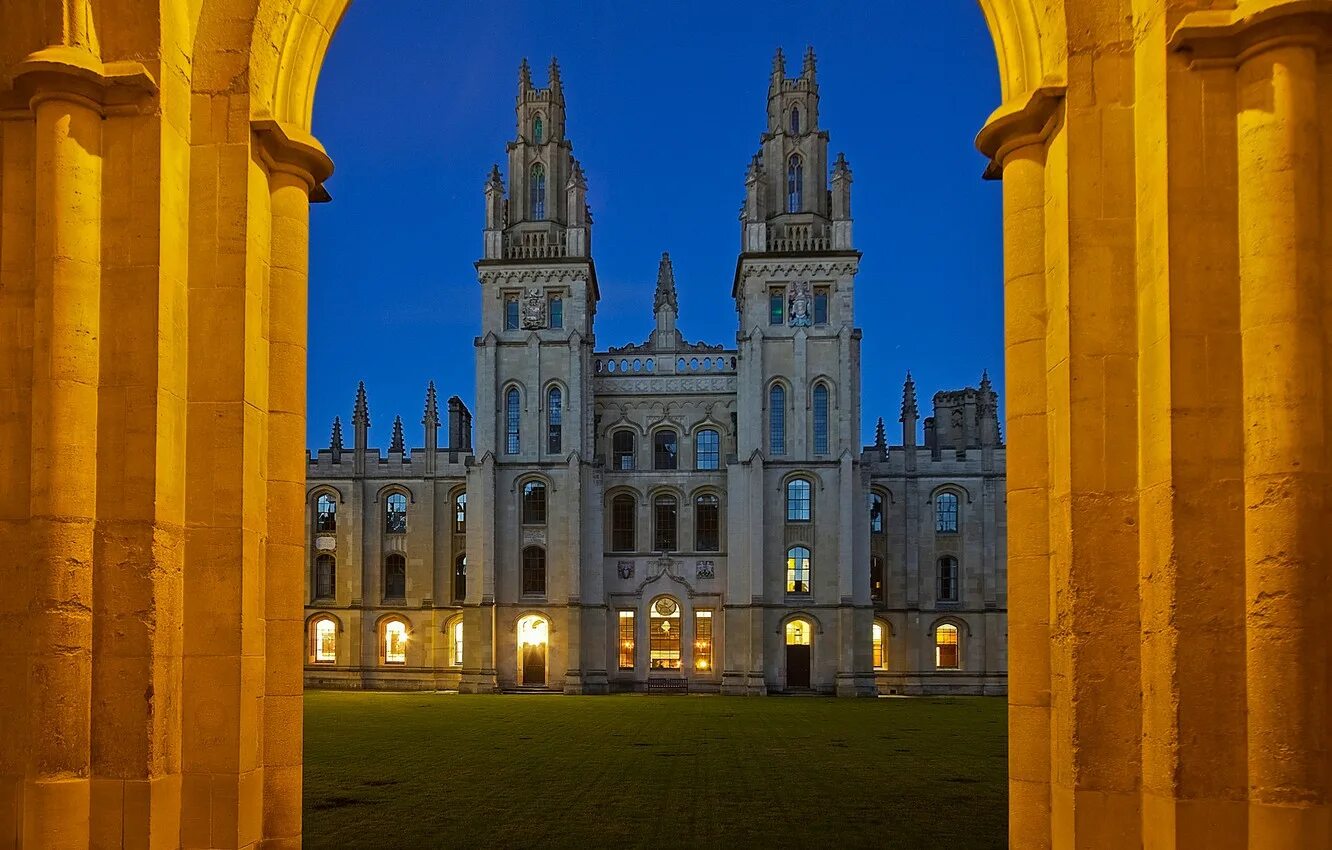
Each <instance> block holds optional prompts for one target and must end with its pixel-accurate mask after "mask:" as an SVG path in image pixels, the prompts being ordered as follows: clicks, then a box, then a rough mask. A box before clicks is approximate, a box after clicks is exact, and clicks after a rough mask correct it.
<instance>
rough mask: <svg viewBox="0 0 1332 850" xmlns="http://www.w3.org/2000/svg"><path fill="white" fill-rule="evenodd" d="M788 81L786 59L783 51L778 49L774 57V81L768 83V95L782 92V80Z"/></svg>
mask: <svg viewBox="0 0 1332 850" xmlns="http://www.w3.org/2000/svg"><path fill="white" fill-rule="evenodd" d="M784 79H786V57H785V56H783V55H782V49H781V48H780V47H778V48H777V52H776V53H775V54H773V57H772V80H771V81H770V82H769V83H768V95H769V96H770V97H771V96H772V94H773V93H775V92H777V91H780V90H781V88H782V80H784Z"/></svg>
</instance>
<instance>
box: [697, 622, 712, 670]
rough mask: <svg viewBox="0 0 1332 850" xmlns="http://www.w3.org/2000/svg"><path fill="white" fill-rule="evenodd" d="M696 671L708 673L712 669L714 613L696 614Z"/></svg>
mask: <svg viewBox="0 0 1332 850" xmlns="http://www.w3.org/2000/svg"><path fill="white" fill-rule="evenodd" d="M694 669H695V670H698V671H699V672H702V673H706V672H707V671H709V670H711V669H712V612H711V611H695V612H694Z"/></svg>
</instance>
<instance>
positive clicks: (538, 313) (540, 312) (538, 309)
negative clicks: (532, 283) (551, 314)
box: [523, 288, 546, 331]
mask: <svg viewBox="0 0 1332 850" xmlns="http://www.w3.org/2000/svg"><path fill="white" fill-rule="evenodd" d="M545 326H546V293H545V292H543V291H542V290H540V289H535V288H534V289H527V290H524V291H523V330H525V331H535V330H540V329H541V328H544V327H545Z"/></svg>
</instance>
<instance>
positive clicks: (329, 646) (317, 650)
mask: <svg viewBox="0 0 1332 850" xmlns="http://www.w3.org/2000/svg"><path fill="white" fill-rule="evenodd" d="M311 640H312V645H311V648H310V649H311V652H310V655H311V657H312V658H313V660H314V663H316V664H336V663H337V660H338V624H337V623H335V622H333V621H332V620H330V619H328V618H327V617H325V618H323V619H320V620H315V622H314V629H313V630H312V631H311Z"/></svg>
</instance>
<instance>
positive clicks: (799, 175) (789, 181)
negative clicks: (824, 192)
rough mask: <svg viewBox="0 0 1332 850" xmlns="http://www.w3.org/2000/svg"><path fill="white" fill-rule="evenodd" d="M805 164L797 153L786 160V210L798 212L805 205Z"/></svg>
mask: <svg viewBox="0 0 1332 850" xmlns="http://www.w3.org/2000/svg"><path fill="white" fill-rule="evenodd" d="M804 188H805V166H804V163H802V162H801V161H800V157H799V156H798V155H797V154H791V158H790V159H788V160H787V161H786V211H787V212H789V213H797V212H800V210H801V209H802V208H803V207H804V203H803V197H804Z"/></svg>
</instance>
